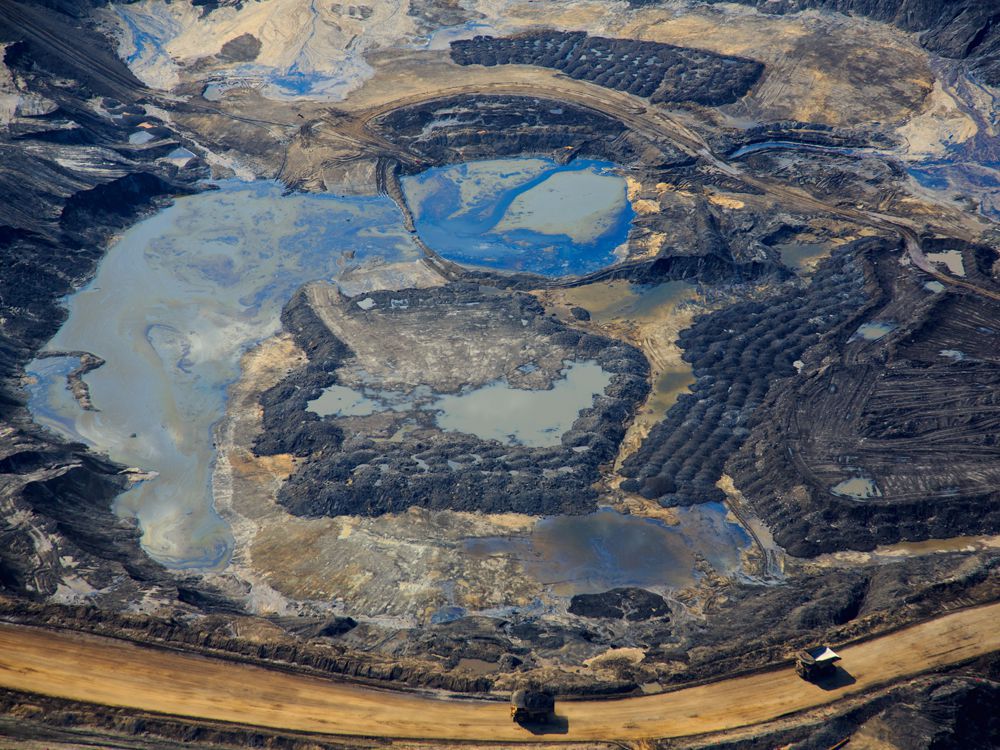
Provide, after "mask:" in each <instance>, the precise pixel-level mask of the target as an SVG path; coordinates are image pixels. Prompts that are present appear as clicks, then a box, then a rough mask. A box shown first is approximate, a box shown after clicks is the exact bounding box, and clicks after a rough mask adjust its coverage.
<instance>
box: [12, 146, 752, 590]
mask: <svg viewBox="0 0 1000 750" xmlns="http://www.w3.org/2000/svg"><path fill="white" fill-rule="evenodd" d="M406 189H407V194H408V197H409V199H410V201H411V202H412V205H414V206H416V207H417V210H416V214H417V216H418V225H419V226H420V228H421V231H422V233H423V234H424V237H425V238H426V239H427V241H428V243H429V244H431V245H432V246H436V248H435V249H438V250H439V251H442V252H443V253H444V254H446V255H449V256H450V257H452V259H454V260H465V261H467V262H470V263H474V264H476V265H492V266H493V267H496V268H505V269H510V270H517V269H525V270H531V271H534V272H536V273H545V274H552V275H562V274H567V273H570V274H579V273H585V272H587V271H589V270H594V269H596V268H600V267H601V266H604V265H607V264H608V263H611V262H613V261H614V260H615V254H614V252H615V250H616V248H618V247H619V245H621V243H622V242H624V240H625V237H626V235H627V231H628V226H629V221H630V219H631V208H630V207H629V205H628V202H627V200H626V196H625V186H624V182H623V181H622V179H621V178H620V177H619V176H617V175H615V174H613V173H612V172H611V171H610V165H606V164H600V163H597V162H579V163H573V164H571V165H568V166H560V165H557V164H555V163H553V162H549V161H546V160H543V159H510V160H503V161H491V162H480V163H475V164H468V165H464V166H461V167H447V168H444V169H441V170H430V171H429V172H428V173H426V174H425V175H418V176H416V177H413V178H409V179H408V181H407V188H406ZM435 232H438V234H437V235H435V234H434V233H435ZM462 232H466V235H465V237H464V239H463V236H462ZM470 236H475V237H478V238H479V240H478V244H476V243H473V245H469V243H468V242H467V239H468V237H470ZM435 237H437V238H438V240H439V241H440V243H444V244H443V245H442V244H439V243H438V242H433V241H431V240H433V239H434V238H435ZM445 239H447V240H448V241H449V242H451V243H452V244H450V245H448V244H447V243H445ZM449 247H450V248H452V251H451V252H449V251H448V249H449ZM463 248H464V250H463ZM470 248H471V249H470ZM463 253H464V255H463ZM421 257H422V251H421V249H420V248H419V247H418V245H417V243H415V242H414V240H413V237H412V236H411V235H410V234H409V233H408V232H407V231H406V230H405V228H404V226H403V221H402V216H401V214H400V212H399V210H398V208H397V207H396V205H395V204H393V202H392V201H391V200H389V199H388V198H385V197H337V196H334V195H331V194H290V195H289V194H285V193H284V192H283V190H282V188H281V186H279V185H277V184H274V183H266V182H259V183H245V182H237V181H229V182H223V183H221V184H220V185H219V189H217V190H208V191H206V192H203V193H200V194H198V195H193V196H187V197H182V198H178V199H177V200H176V202H175V203H174V204H173V205H172V206H170V207H169V208H166V209H165V210H163V211H161V212H160V213H158V214H156V215H154V216H152V217H150V218H148V219H145V220H143V221H141V222H139V223H138V224H136V225H134V226H133V227H132V228H130V229H129V230H127V231H126V232H124V233H123V234H122V235H121V237H120V238H119V240H118V241H117V242H116V243H115V244H114V245H113V246H112V247H111V248H110V249H109V251H108V253H107V255H106V256H105V258H104V259H103V260H102V262H101V264H100V265H99V267H98V269H97V274H96V276H95V277H94V279H93V280H92V281H91V282H90V283H89V284H87V285H86V286H85V287H83V288H82V289H80V290H79V291H78V292H76V293H75V294H73V295H71V296H70V297H69V298H68V299H67V301H66V304H67V308H68V318H67V320H66V322H65V324H64V325H63V326H62V328H61V329H60V330H59V332H58V333H57V334H56V336H55V337H54V338H53V339H52V340H51V341H50V342H49V343H48V345H47V347H46V352H45V353H44V355H43V356H40V357H39V358H38V359H36V360H35V361H34V362H32V363H31V364H30V365H29V368H28V373H29V379H28V385H27V388H28V392H29V408H30V409H31V412H32V414H33V415H34V417H35V419H36V420H37V421H38V422H39V423H41V424H42V425H45V426H46V427H48V428H50V429H52V430H53V431H55V432H57V433H59V434H61V435H63V436H65V437H67V438H69V439H73V440H79V441H81V442H84V443H86V444H87V445H89V446H91V447H93V448H94V449H95V450H97V451H100V452H102V453H105V454H107V455H109V456H110V457H111V458H112V459H113V460H115V461H117V462H119V463H121V464H124V465H127V466H133V467H137V468H139V469H141V470H142V471H144V472H147V474H146V475H145V476H146V477H147V478H146V479H145V480H144V481H141V482H138V483H137V484H135V485H134V486H133V487H132V488H131V489H130V490H128V491H127V492H125V493H123V494H122V495H121V496H119V498H118V499H117V501H116V511H117V512H118V513H119V514H121V515H123V516H127V517H134V518H136V519H137V520H138V522H139V524H140V527H141V529H142V532H143V536H142V543H143V547H144V549H145V550H146V551H147V552H148V553H149V554H150V555H151V556H152V557H153V558H154V559H156V560H157V561H159V562H161V563H163V564H164V565H166V566H168V567H171V568H187V569H212V568H214V569H219V568H221V567H223V566H225V565H226V563H227V561H228V559H229V555H230V553H231V549H232V537H231V534H230V531H229V529H228V527H227V525H226V524H225V522H223V521H222V519H220V518H219V517H218V515H216V513H215V510H214V507H213V496H212V472H213V466H214V461H215V446H214V444H213V428H214V426H215V424H216V423H217V422H218V421H219V420H220V419H221V418H222V417H223V415H224V412H225V408H226V393H227V389H228V388H229V387H230V386H231V385H232V384H233V383H234V382H235V381H236V380H237V379H238V378H239V376H240V358H241V356H242V354H243V353H244V352H245V351H247V349H248V348H250V347H251V346H252V345H254V344H255V343H256V342H258V341H261V340H262V339H264V338H266V337H268V336H270V335H272V334H274V333H275V332H276V331H278V330H279V327H280V322H279V315H280V312H281V308H282V306H283V305H284V304H285V303H286V302H287V301H288V300H289V299H290V298H291V296H292V295H293V293H294V292H295V290H296V289H298V288H299V287H300V286H301V285H302V284H304V283H306V282H308V281H313V280H317V279H325V280H331V281H334V282H339V281H342V282H343V284H344V286H343V288H344V289H345V291H347V292H348V293H350V290H351V289H355V291H357V289H356V288H357V287H358V286H359V285H360V287H364V286H365V284H366V283H367V282H366V279H367V280H368V281H370V282H374V283H375V285H376V286H378V283H379V280H383V281H382V283H383V285H384V284H397V283H398V284H405V283H406V279H407V277H408V274H407V273H397V274H395V275H394V274H393V273H389V274H388V275H386V269H387V268H389V269H400V268H406V267H408V266H407V264H410V263H412V264H417V263H418V262H420V261H421ZM388 264H392V265H388ZM386 279H388V281H385V280H386ZM668 296H669V295H668ZM427 335H428V336H433V335H434V331H433V330H429V331H428V332H427ZM84 353H89V354H92V355H94V356H96V357H99V358H101V359H103V360H104V364H103V365H101V366H99V367H96V368H94V369H90V370H89V371H87V372H84V373H83V374H82V375H79V377H80V378H81V379H82V382H83V383H84V384H85V385H86V386H87V388H88V389H89V400H88V399H87V398H86V397H85V396H86V394H85V393H84V392H83V391H82V389H81V388H80V387H79V384H78V385H77V387H76V389H75V393H74V392H71V391H70V390H69V389H68V387H67V386H68V376H71V374H72V373H73V371H74V370H77V368H79V367H80V361H81V360H80V358H81V356H83V354H84ZM87 361H88V362H90V363H91V365H92V364H93V360H91V359H90V358H87ZM607 378H608V375H607V373H605V372H604V371H603V370H601V368H600V367H598V366H597V365H596V364H595V363H593V362H566V363H565V366H564V370H563V372H562V373H561V375H560V378H559V379H558V380H557V381H555V382H554V383H553V384H552V387H551V388H550V389H547V390H540V391H530V390H523V389H517V388H513V387H511V385H510V384H509V383H508V382H506V381H504V380H503V379H501V380H499V381H497V382H495V383H492V384H489V385H487V386H485V387H482V388H480V389H478V390H468V389H467V390H464V391H461V392H458V393H453V394H437V393H433V392H432V391H431V389H429V388H427V387H426V386H421V384H419V383H414V384H413V385H414V386H415V390H414V391H413V393H414V394H416V395H415V396H414V397H418V396H419V398H420V399H423V403H421V404H419V405H418V407H419V408H426V409H430V410H433V411H434V412H435V413H436V420H437V422H438V425H439V426H440V427H441V428H442V429H443V430H445V431H458V432H467V433H472V434H476V435H480V436H483V437H487V438H492V439H496V440H499V441H501V442H506V443H508V444H518V443H520V444H524V445H533V446H547V445H553V444H558V441H559V437H560V436H561V434H562V433H563V432H565V430H566V429H568V426H569V425H571V424H572V422H573V421H574V419H575V418H576V416H577V415H578V414H579V412H580V410H581V409H585V408H588V407H589V406H590V405H591V404H592V402H593V398H594V394H597V393H600V392H601V391H602V390H603V389H604V387H605V386H606V385H607V382H608V380H607ZM70 379H72V377H70ZM412 407H413V404H410V405H406V404H396V403H394V402H393V400H392V399H391V398H389V397H387V396H386V394H382V393H377V392H371V393H369V392H361V391H352V390H350V389H348V388H345V387H342V386H340V387H338V386H335V387H333V388H331V389H328V390H327V392H326V393H324V394H323V395H322V396H321V397H320V398H318V399H316V400H314V401H313V402H312V403H310V405H309V408H310V409H312V410H313V411H316V412H318V413H321V414H339V415H341V416H351V415H364V414H371V413H373V412H374V411H378V410H385V409H393V408H412ZM677 517H678V521H679V523H678V524H677V525H676V526H668V525H664V524H663V523H662V522H660V521H654V520H651V519H645V518H641V517H628V516H621V515H619V514H617V513H613V512H610V511H602V512H600V513H596V514H592V515H590V516H584V517H578V518H547V519H542V520H541V521H539V522H538V523H537V524H536V526H535V530H534V532H533V533H532V535H531V537H530V538H529V539H524V538H522V539H520V540H517V539H514V540H509V539H508V540H504V539H497V540H493V541H490V540H482V541H480V542H470V548H469V550H468V551H469V552H470V553H471V554H474V555H475V554H489V548H490V547H491V546H492V547H493V549H494V550H495V551H496V552H498V553H503V552H506V553H507V554H511V553H513V554H516V555H517V557H519V558H520V559H521V560H522V561H523V563H524V565H525V567H526V569H527V571H528V573H529V574H530V575H533V576H536V577H537V578H538V579H539V580H542V581H545V582H550V583H552V584H553V587H554V590H556V591H558V592H563V591H570V590H572V591H580V590H600V589H602V588H607V587H610V586H614V585H627V584H633V585H647V586H652V587H661V588H662V587H670V586H680V585H685V584H687V583H689V582H691V581H692V580H694V578H695V577H696V573H695V570H696V569H697V567H698V561H699V560H704V561H707V562H709V564H711V566H712V567H713V568H715V569H716V570H719V571H720V572H723V571H733V570H736V569H737V568H738V565H739V558H740V553H741V549H742V548H743V547H744V546H745V544H746V538H745V536H743V535H742V532H741V531H740V530H739V527H738V526H736V525H734V524H732V523H730V522H729V521H728V520H726V518H725V512H724V510H723V509H721V508H712V507H710V506H705V507H699V508H694V509H690V510H680V511H678V514H677ZM560 581H562V582H566V583H565V585H564V584H562V583H559V582H560Z"/></svg>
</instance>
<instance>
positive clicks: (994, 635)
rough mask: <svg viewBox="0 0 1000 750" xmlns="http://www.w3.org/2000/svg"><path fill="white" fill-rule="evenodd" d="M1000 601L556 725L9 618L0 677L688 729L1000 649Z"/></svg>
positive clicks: (205, 697) (388, 715)
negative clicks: (830, 666)
mask: <svg viewBox="0 0 1000 750" xmlns="http://www.w3.org/2000/svg"><path fill="white" fill-rule="evenodd" d="M998 617H1000V603H996V604H990V605H986V606H983V607H977V608H973V609H965V610H960V611H957V612H953V613H951V614H947V615H944V616H942V617H938V618H935V619H933V620H928V621H925V622H922V623H920V624H917V625H913V626H910V627H908V628H905V629H902V630H898V631H895V632H893V633H889V634H887V635H883V636H880V637H877V638H873V639H870V640H867V641H863V642H859V643H855V644H853V645H848V646H846V647H843V648H842V649H839V651H840V653H841V655H842V656H843V661H842V662H841V664H842V666H843V670H844V671H842V672H840V673H838V676H839V679H836V680H834V682H833V683H832V684H828V685H825V686H820V685H813V684H810V683H807V682H804V681H802V680H801V679H800V678H799V677H797V676H796V674H795V671H794V670H793V669H792V668H791V667H784V668H780V669H775V670H769V671H763V672H757V673H754V674H750V675H746V676H742V677H736V678H731V679H726V680H721V681H718V682H712V683H707V684H703V685H698V686H695V687H689V688H683V689H680V690H676V691H673V692H668V693H662V694H659V695H650V696H641V697H634V698H624V699H618V700H600V701H567V702H562V703H559V704H558V705H557V718H558V721H557V722H555V723H554V724H553V728H552V732H553V733H551V734H534V733H531V732H529V731H527V730H525V729H523V728H521V727H519V726H517V725H515V724H513V723H512V722H511V721H510V717H509V714H508V711H507V706H506V705H504V704H503V703H499V702H496V701H483V700H449V699H446V698H435V697H429V696H426V695H417V694H413V693H403V692H393V691H389V690H379V689H375V688H370V687H364V686H360V685H355V684H348V683H343V682H335V681H332V680H326V679H322V678H318V677H313V676H306V675H298V674H294V673H290V672H288V671H280V670H273V669H266V668H263V667H258V666H251V665H248V664H241V663H234V662H231V661H226V660H223V659H218V658H209V657H203V656H196V655H192V654H185V653H179V652H176V651H168V650H164V649H159V648H152V647H148V646H139V645H136V644H133V643H128V642H125V641H119V640H115V639H111V638H102V637H97V636H89V635H82V634H79V633H72V632H67V631H56V630H45V629H40V628H35V627H25V626H17V625H9V624H5V625H0V686H2V687H4V688H8V689H11V690H18V691H22V692H29V693H41V694H44V695H49V696H54V697H58V698H65V699H69V700H74V701H82V702H87V703H97V704H101V705H107V706H117V707H125V708H131V709H135V710H139V711H149V712H157V713H163V714H171V715H174V716H181V717H190V718H197V719H207V720H215V721H223V722H230V723H234V724H243V725H253V726H262V727H270V728H274V729H284V730H289V731H300V732H318V733H323V734H330V735H352V736H365V737H386V738H398V739H414V740H416V739H419V740H440V741H454V740H469V741H475V740H480V741H482V740H484V738H486V739H488V740H489V741H492V742H494V743H495V742H500V741H503V742H519V741H520V742H535V743H537V742H540V741H545V742H573V741H612V740H638V739H643V738H667V737H683V736H691V735H698V734H705V733H710V732H722V731H727V730H732V729H737V728H739V727H745V726H751V725H754V724H759V723H764V722H767V721H770V720H773V719H775V718H777V717H779V716H784V715H786V714H791V713H795V712H799V711H804V710H807V709H812V708H816V707H819V706H824V705H828V704H831V703H834V702H836V701H838V700H842V699H844V698H847V697H849V696H857V695H859V694H861V693H864V692H867V691H870V690H873V689H875V688H877V687H880V686H884V685H887V684H890V683H892V682H896V681H899V680H902V679H905V678H909V677H913V676H915V675H918V674H922V673H925V672H928V671H931V670H935V669H939V668H942V667H948V666H952V665H955V664H959V663H961V662H965V661H968V660H971V659H975V658H977V657H980V656H983V655H986V654H989V653H992V652H994V651H997V650H1000V628H997V627H996V622H997V618H998Z"/></svg>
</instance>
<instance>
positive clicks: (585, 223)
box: [403, 159, 634, 276]
mask: <svg viewBox="0 0 1000 750" xmlns="http://www.w3.org/2000/svg"><path fill="white" fill-rule="evenodd" d="M403 192H404V194H405V196H406V201H407V204H408V205H409V206H410V210H411V211H412V212H413V217H414V225H415V226H416V229H417V232H418V233H419V234H420V237H421V239H422V240H423V241H424V242H426V243H427V245H428V246H429V247H430V248H431V249H433V250H434V251H435V252H437V253H439V254H440V255H441V256H443V257H445V258H447V259H448V260H451V261H455V262H456V263H461V264H463V265H468V266H480V267H486V268H491V269H496V270H500V271H528V272H530V273H536V274H541V275H544V276H568V275H582V274H586V273H590V272H591V271H596V270H598V269H601V268H604V267H605V266H608V265H611V264H612V263H614V262H615V261H616V260H617V256H616V251H618V252H619V253H620V252H621V251H622V250H624V246H625V242H626V240H627V239H628V230H629V225H630V224H631V222H632V217H633V216H634V213H633V211H632V207H631V204H630V203H629V202H628V197H627V193H626V185H625V180H624V179H623V178H622V177H621V176H620V175H618V174H616V173H615V172H614V165H613V164H610V163H608V162H599V161H591V160H586V159H581V160H578V161H573V162H570V163H569V164H562V165H561V164H556V163H555V162H554V161H551V160H550V159H496V160H490V161H477V162H468V163H466V164H456V165H451V166H446V167H438V168H434V169H429V170H427V171H426V172H423V173H421V174H419V175H416V176H414V177H407V178H404V179H403Z"/></svg>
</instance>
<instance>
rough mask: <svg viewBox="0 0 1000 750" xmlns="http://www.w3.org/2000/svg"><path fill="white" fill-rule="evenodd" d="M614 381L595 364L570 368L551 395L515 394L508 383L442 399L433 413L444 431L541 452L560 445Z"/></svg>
mask: <svg viewBox="0 0 1000 750" xmlns="http://www.w3.org/2000/svg"><path fill="white" fill-rule="evenodd" d="M610 383H611V375H610V374H609V373H607V372H605V371H604V370H603V369H602V368H601V366H600V365H598V364H597V363H596V362H572V363H570V364H569V366H568V367H567V368H566V370H565V374H564V376H563V377H562V378H561V379H560V380H556V381H555V382H554V383H553V384H552V388H551V389H549V390H537V391H531V390H526V389H522V388H512V387H511V386H510V384H509V383H507V381H506V380H500V381H498V382H496V383H491V384H490V385H487V386H484V387H483V388H477V389H475V390H470V391H468V392H464V393H459V394H455V395H446V396H442V397H441V399H440V400H439V401H437V402H436V403H435V404H434V406H433V407H432V408H435V409H438V410H440V413H439V415H438V417H437V423H438V425H440V426H441V428H442V429H444V430H451V431H454V432H466V433H471V434H473V435H476V436H478V437H480V438H483V439H484V440H499V441H500V442H504V443H509V444H516V445H527V446H532V447H543V446H552V445H559V440H560V438H561V437H562V435H563V433H565V432H567V431H568V430H569V428H570V427H572V426H573V422H575V421H576V418H577V416H578V415H579V414H580V411H582V410H583V409H586V408H589V407H590V406H592V405H593V402H594V396H595V395H596V394H598V393H603V392H604V389H605V388H607V387H608V385H609V384H610Z"/></svg>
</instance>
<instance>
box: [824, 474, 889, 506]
mask: <svg viewBox="0 0 1000 750" xmlns="http://www.w3.org/2000/svg"><path fill="white" fill-rule="evenodd" d="M830 492H832V493H833V494H834V495H841V496H842V497H852V498H854V499H855V500H869V499H871V498H873V497H882V492H881V491H880V490H879V488H878V486H877V485H876V484H875V482H874V481H872V480H871V479H869V478H868V477H852V478H851V479H845V480H844V481H842V482H838V483H837V484H835V485H834V486H833V487H831V488H830Z"/></svg>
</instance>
